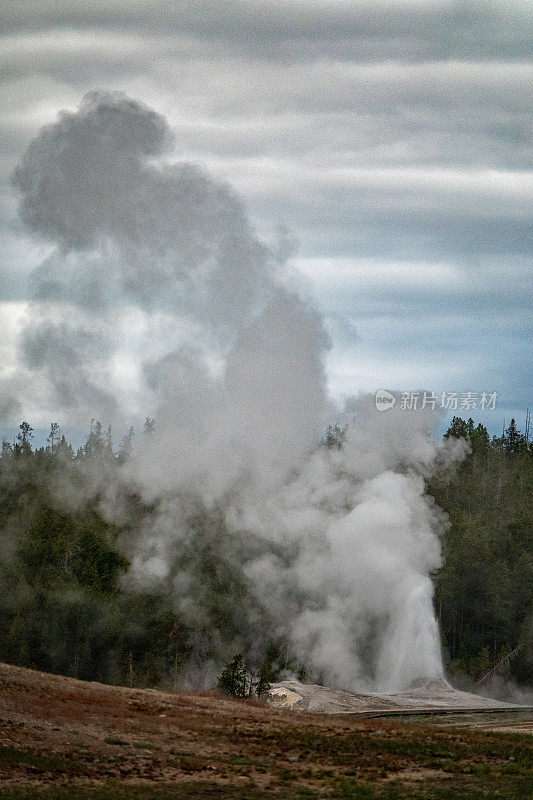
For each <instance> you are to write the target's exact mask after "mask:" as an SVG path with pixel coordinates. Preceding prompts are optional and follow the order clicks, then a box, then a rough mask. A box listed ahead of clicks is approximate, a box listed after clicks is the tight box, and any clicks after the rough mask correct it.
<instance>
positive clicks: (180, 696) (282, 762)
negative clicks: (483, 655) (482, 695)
mask: <svg viewBox="0 0 533 800" xmlns="http://www.w3.org/2000/svg"><path fill="white" fill-rule="evenodd" d="M531 722H532V720H531V717H530V716H529V717H528V716H527V714H525V713H523V712H519V713H518V714H516V713H515V714H507V715H505V714H502V715H499V714H498V715H486V716H483V715H471V716H463V717H460V716H457V717H455V716H446V717H442V718H439V717H428V718H426V717H405V718H398V717H394V718H388V717H379V718H361V717H357V716H356V715H350V716H346V715H343V716H341V715H337V716H334V715H331V716H330V715H324V714H320V715H319V714H308V713H291V712H289V711H281V710H275V709H272V708H269V707H266V706H264V705H262V704H259V703H256V702H246V701H234V700H231V699H227V698H224V697H221V696H219V695H216V694H203V695H193V694H187V693H183V692H176V693H164V692H158V691H155V690H140V689H128V688H121V687H110V686H104V685H102V684H97V683H84V682H81V681H76V680H74V679H71V678H64V677H60V676H56V675H47V674H44V673H40V672H35V671H32V670H25V669H22V668H19V667H11V666H7V665H0V797H1V798H2V800H15V798H37V797H39V798H42V800H52V798H54V799H55V798H57V800H60V798H61V799H62V800H81V798H86V799H87V800H89V798H102V800H156V798H158V799H160V800H165V799H166V798H175V799H176V800H186V799H188V798H221V799H222V798H235V800H244V799H245V798H249V800H264V799H265V798H276V797H278V798H295V800H298V799H299V798H367V799H368V800H373V799H374V798H375V799H376V800H381V798H389V799H390V800H392V799H393V798H404V797H405V798H419V799H420V800H422V798H428V800H430V799H434V800H445V799H446V798H449V799H450V800H451V798H455V797H464V798H489V797H499V798H515V799H516V800H518V798H520V800H522V798H530V797H533V779H532V770H533V740H532V739H531V737H530V736H529V735H528V733H527V731H528V730H530V726H531Z"/></svg>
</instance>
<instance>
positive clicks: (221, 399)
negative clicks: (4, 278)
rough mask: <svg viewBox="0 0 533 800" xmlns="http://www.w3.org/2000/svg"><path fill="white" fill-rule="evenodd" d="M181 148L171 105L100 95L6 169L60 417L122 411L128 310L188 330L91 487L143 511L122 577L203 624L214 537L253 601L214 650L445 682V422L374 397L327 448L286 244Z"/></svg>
mask: <svg viewBox="0 0 533 800" xmlns="http://www.w3.org/2000/svg"><path fill="white" fill-rule="evenodd" d="M172 146H173V140H172V135H171V132H170V130H169V128H168V126H167V124H166V121H165V119H164V118H163V117H161V116H160V115H159V114H157V113H155V112H154V111H152V110H150V109H148V108H146V107H145V106H143V105H141V104H140V103H137V102H136V101H134V100H131V99H130V98H128V97H125V96H124V95H121V94H103V93H98V92H92V93H91V94H89V95H87V96H86V97H85V99H84V100H83V102H82V104H81V106H80V108H79V110H78V111H77V112H75V113H63V114H62V115H61V116H60V117H59V119H58V121H57V122H56V123H54V124H53V125H50V126H48V127H46V128H44V129H43V130H42V131H41V133H40V134H39V136H38V137H37V138H36V139H35V140H34V141H33V142H32V144H31V145H30V147H29V148H28V150H27V152H26V154H25V155H24V157H23V159H22V161H21V163H20V165H19V167H18V169H17V170H16V173H15V178H14V180H15V183H16V185H17V186H18V188H19V189H20V190H21V192H22V202H21V214H22V218H23V220H24V222H25V224H26V226H27V227H28V229H31V230H32V231H34V233H36V234H37V235H39V236H40V237H44V238H45V239H46V240H48V241H49V242H50V243H51V244H52V245H53V247H54V250H53V251H52V252H51V254H50V255H49V256H48V257H47V258H46V260H45V261H44V262H43V263H42V264H41V266H40V267H39V268H38V269H37V270H36V272H35V274H34V284H35V301H34V303H33V304H32V307H31V313H30V321H29V323H28V325H27V327H26V328H25V329H24V331H23V334H22V339H21V352H22V355H23V358H24V360H25V363H26V365H27V366H28V368H30V369H31V370H34V371H36V372H37V373H39V375H40V379H41V380H43V381H45V382H47V385H48V388H49V390H50V392H51V393H52V394H53V396H54V398H55V399H56V400H57V402H58V403H59V404H60V406H61V407H62V408H63V409H65V410H67V411H68V409H72V413H73V414H76V413H80V409H81V410H82V411H83V413H86V409H88V408H89V407H91V408H92V409H93V410H92V411H91V412H90V413H91V416H96V415H97V414H100V413H102V411H103V412H104V414H107V416H108V418H109V415H117V414H119V413H120V397H119V396H117V392H115V391H113V381H112V380H111V378H110V376H111V375H112V368H113V364H114V360H115V359H116V356H117V352H119V351H120V330H119V322H120V319H121V318H122V317H124V315H127V314H130V315H131V314H132V313H134V312H135V311H138V312H142V314H143V315H145V318H148V319H154V318H155V317H156V316H157V315H158V314H161V313H162V312H163V313H164V314H166V315H167V316H168V317H169V318H170V319H172V320H173V324H174V329H175V330H176V331H179V332H181V335H180V336H178V335H176V342H175V347H174V348H173V349H172V350H171V351H167V352H164V353H156V354H154V353H150V352H149V351H150V348H149V347H145V350H144V352H139V359H138V363H137V364H136V365H135V366H136V369H137V381H138V386H137V391H138V393H139V397H142V398H144V399H145V400H146V399H147V398H148V399H149V400H150V403H151V407H150V408H147V409H146V411H147V413H150V415H151V416H154V417H155V418H156V420H157V426H156V431H155V433H152V434H151V435H149V436H146V437H144V440H143V443H142V447H137V448H134V453H133V454H132V456H131V457H130V458H129V459H125V463H124V464H123V466H122V468H121V472H120V476H119V477H117V476H116V475H115V476H114V477H113V480H109V476H107V475H95V476H93V480H92V481H89V482H88V483H87V484H86V488H84V490H83V491H85V493H86V494H87V495H88V496H89V495H90V496H91V497H94V496H96V495H98V497H99V498H100V500H99V502H100V508H101V510H102V511H103V513H104V514H105V515H106V517H107V518H108V519H109V520H110V521H117V522H119V523H123V522H124V520H128V518H129V516H130V515H131V509H129V508H128V504H127V503H126V502H125V501H124V496H125V494H127V493H128V492H129V493H132V492H134V493H135V494H136V496H138V497H139V498H140V499H141V501H142V503H143V504H144V505H145V507H149V508H150V513H149V514H147V515H146V517H145V518H144V519H143V521H142V524H139V523H138V520H137V521H136V527H135V526H134V527H135V530H136V534H135V535H134V536H133V537H130V538H129V539H128V541H127V542H124V545H123V546H124V550H125V553H126V555H127V556H128V558H129V559H130V561H131V568H130V571H129V573H128V576H127V581H128V582H129V583H130V585H132V586H133V585H143V586H150V585H153V586H160V587H164V589H165V591H168V592H170V593H171V594H172V598H173V603H174V607H175V609H176V611H177V612H179V614H180V615H181V616H182V617H183V618H184V619H185V620H187V621H189V622H190V621H194V620H196V621H198V620H200V619H201V618H202V615H204V614H205V608H206V603H207V600H206V592H208V591H209V587H205V586H202V585H201V580H202V577H201V576H202V572H201V570H199V569H198V559H199V558H200V555H199V554H200V552H204V553H205V543H206V542H208V543H209V548H210V552H212V553H214V554H215V561H217V560H218V562H219V564H220V565H224V567H223V568H224V569H226V570H228V569H229V570H231V571H232V574H234V575H236V576H238V581H242V583H243V584H245V585H246V586H247V588H248V591H249V593H250V594H249V596H250V598H252V599H251V600H250V602H249V603H248V606H247V608H246V609H244V611H243V610H242V609H240V608H239V609H238V612H237V609H234V613H243V617H242V619H240V620H239V625H235V624H234V625H233V627H232V628H231V632H228V630H223V629H222V627H221V628H220V629H219V630H217V632H216V637H217V641H218V643H219V654H220V657H224V656H226V655H228V654H230V653H231V651H235V648H236V647H240V648H242V645H243V642H244V643H245V645H246V647H247V648H248V650H249V651H253V650H254V648H255V649H260V648H261V646H262V642H263V641H264V640H266V639H267V638H269V637H270V638H271V639H278V640H279V639H283V640H284V641H286V642H288V648H289V649H290V650H291V654H292V655H293V656H294V657H295V658H296V659H297V660H300V661H301V662H302V663H305V664H306V665H308V667H309V669H310V670H311V671H312V672H313V674H314V675H315V677H317V678H318V677H319V678H321V679H322V680H324V681H325V682H327V683H329V684H334V685H340V686H347V687H351V688H366V689H387V690H394V689H401V688H402V687H404V686H405V685H407V684H408V683H409V682H410V681H412V680H413V679H415V678H420V677H423V678H436V677H440V676H441V675H442V665H441V657H440V646H439V637H438V629H437V625H436V622H435V618H434V613H433V606H432V585H431V581H430V577H429V575H430V573H431V571H432V570H435V569H436V568H437V567H438V566H439V565H440V563H441V562H440V547H439V542H438V531H439V529H440V528H441V526H442V525H443V524H444V520H443V515H442V514H441V513H440V512H439V510H438V509H437V508H436V507H435V505H434V503H433V501H432V500H431V498H429V497H428V496H427V495H426V494H425V491H424V480H423V476H428V475H429V474H430V473H431V471H432V469H433V467H434V465H435V463H436V462H437V461H438V460H439V459H442V458H449V457H454V456H455V455H459V454H460V452H459V451H460V449H461V448H460V447H459V449H457V445H454V444H453V440H451V441H450V442H449V443H448V444H447V445H446V447H447V451H446V452H445V451H444V449H443V448H442V447H440V446H438V445H437V444H436V442H435V441H434V439H433V438H432V434H433V431H434V425H435V420H434V418H433V414H432V413H431V412H429V411H428V412H427V413H426V412H420V413H405V412H403V413H402V412H400V411H398V410H391V411H388V412H387V413H386V414H382V413H380V412H378V411H376V409H375V407H374V406H373V404H372V402H371V399H369V398H367V397H360V398H358V399H356V400H354V401H353V402H351V403H350V404H349V405H348V406H347V408H346V409H345V410H344V419H345V421H346V425H347V427H346V430H345V432H344V434H343V442H342V447H335V446H334V447H325V446H321V445H320V444H319V440H320V436H321V432H322V431H323V429H324V427H325V425H326V423H327V421H328V420H329V419H330V418H331V417H332V414H333V413H334V412H335V413H336V414H337V415H338V414H339V413H340V411H339V409H334V407H333V404H332V401H331V400H330V398H329V397H328V395H327V387H326V381H325V375H324V370H323V365H322V362H323V356H324V354H325V352H326V351H327V349H328V347H329V340H328V337H327V334H326V333H325V330H324V327H323V324H322V320H321V318H320V315H319V314H318V313H317V312H316V311H315V310H313V309H311V308H309V307H308V306H307V305H306V304H305V303H304V302H303V301H302V300H301V299H300V298H299V297H298V296H297V295H296V294H295V293H294V292H292V291H291V290H290V289H288V288H287V284H288V281H287V280H286V277H287V268H286V265H285V264H284V263H283V261H282V259H281V258H280V248H278V251H277V252H274V249H272V248H269V247H268V246H267V245H266V244H265V243H263V242H261V241H260V240H259V238H258V236H257V235H256V234H255V233H254V231H253V229H252V227H251V225H250V223H249V221H248V219H247V216H246V213H245V211H244V209H243V207H242V204H241V202H240V201H239V200H238V198H236V197H235V196H234V194H233V193H232V191H231V190H230V189H228V188H227V187H225V186H222V185H220V184H218V183H216V182H214V181H213V180H211V179H210V178H209V177H208V176H206V175H205V174H203V173H202V172H201V171H200V170H199V169H197V168H196V167H194V166H191V165H189V164H176V163H174V162H173V161H172V158H173V156H172ZM58 303H61V304H62V307H63V309H64V308H65V306H68V307H69V308H70V309H72V313H71V314H70V315H69V318H68V320H67V319H64V318H61V316H62V315H64V314H65V311H64V310H63V312H61V313H59V312H58ZM125 330H130V331H131V327H130V328H128V327H126V328H125ZM145 344H146V343H145ZM118 394H119V393H118ZM454 447H455V450H454ZM83 491H82V494H83ZM66 493H68V492H65V494H66ZM80 502H81V500H80ZM132 525H133V521H132ZM196 548H197V551H196ZM202 548H203V549H202ZM220 569H222V566H221V567H220ZM215 573H216V568H215ZM217 602H223V598H222V597H221V596H219V598H218V600H217ZM239 627H240V631H239V633H238V634H236V633H235V630H236V628H239ZM203 668H204V669H205V670H207V671H208V665H203ZM200 671H201V669H200Z"/></svg>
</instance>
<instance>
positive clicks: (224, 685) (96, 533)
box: [0, 417, 533, 696]
mask: <svg viewBox="0 0 533 800" xmlns="http://www.w3.org/2000/svg"><path fill="white" fill-rule="evenodd" d="M154 426H155V421H154V420H153V419H151V418H148V419H147V420H146V423H145V426H144V431H143V434H142V435H143V436H145V435H146V436H149V435H150V434H151V433H152V432H153V430H154ZM133 437H134V431H133V430H132V429H131V430H130V431H129V432H128V433H127V434H126V436H124V437H122V440H121V442H120V445H119V447H118V448H115V447H114V445H113V439H112V431H111V429H105V430H104V429H103V427H102V425H101V424H100V423H99V422H97V421H94V420H93V422H92V423H91V427H90V431H89V433H88V436H87V439H86V441H85V443H84V445H83V446H82V447H80V448H79V449H78V450H77V451H74V450H73V448H72V447H71V445H70V444H69V443H68V442H67V440H66V438H65V436H63V435H62V434H61V430H60V427H59V425H58V423H52V424H51V427H50V433H49V436H48V439H47V444H46V446H43V447H40V448H34V447H33V446H32V439H33V430H32V428H31V425H29V423H28V422H26V421H24V422H22V423H21V425H20V427H19V432H18V436H17V438H16V440H15V442H14V443H9V442H7V441H4V442H3V444H2V451H1V457H0V537H1V547H0V584H1V585H2V593H1V596H0V630H1V631H2V635H0V660H2V661H7V662H10V663H14V664H20V665H22V666H28V667H35V668H38V669H41V670H45V671H49V672H56V673H62V674H66V675H72V676H74V677H78V678H83V679H87V680H100V681H104V682H109V683H118V684H124V685H135V686H164V687H169V686H173V685H178V684H179V683H180V682H182V681H183V677H184V674H185V671H186V670H187V669H189V670H190V669H191V668H192V669H194V668H197V669H198V670H201V669H202V668H203V666H204V665H205V664H206V663H213V664H216V663H221V659H222V661H223V662H224V661H225V662H227V663H226V667H225V668H224V669H223V670H222V672H220V671H219V674H218V686H219V688H221V689H222V690H224V691H227V692H229V693H232V694H236V695H237V696H250V695H260V694H263V693H264V691H265V690H266V687H268V685H269V682H270V681H272V680H276V678H277V677H278V676H279V674H280V672H281V670H286V669H289V670H292V671H293V672H296V673H297V674H299V675H300V677H302V678H305V675H306V665H305V664H301V663H299V662H296V661H294V660H291V659H290V658H289V656H288V654H287V652H288V647H287V643H286V642H283V641H280V640H277V639H276V638H275V637H271V636H269V635H268V630H269V626H268V620H266V619H265V618H264V612H263V610H262V609H261V608H260V607H257V599H256V598H252V597H251V596H250V593H249V589H248V587H247V585H246V581H245V580H244V579H243V575H242V573H241V572H240V571H239V570H238V569H236V567H235V563H236V562H237V560H238V559H236V558H235V557H233V556H234V555H235V554H237V553H239V554H241V553H242V551H243V548H246V547H249V548H252V550H253V547H254V544H253V542H251V543H249V542H244V541H243V539H240V538H239V536H238V535H237V534H233V533H232V532H231V531H228V530H225V529H224V530H222V529H223V528H224V522H223V517H222V515H217V514H216V512H215V513H214V512H210V513H209V514H208V513H207V512H205V511H204V510H203V509H201V508H198V509H193V511H192V512H191V514H190V517H189V519H188V523H187V524H188V537H187V538H185V539H184V541H183V545H182V549H181V551H180V552H179V553H177V556H176V569H177V570H178V571H179V570H181V571H182V572H183V571H186V572H187V574H190V575H192V576H193V577H194V580H193V581H192V582H191V583H190V589H189V591H191V593H193V595H194V596H193V597H191V600H192V601H194V604H195V605H196V606H197V607H198V608H200V609H201V610H202V613H201V614H200V615H198V616H197V618H192V619H191V618H186V617H184V615H183V614H181V613H178V612H177V611H176V608H175V606H174V605H173V602H172V595H171V592H169V591H167V590H166V588H165V585H164V584H163V585H158V586H157V588H154V587H151V588H145V589H142V590H141V589H139V588H136V587H135V586H132V585H130V584H128V581H127V580H126V577H127V573H128V569H129V566H130V564H129V559H128V552H129V551H128V541H129V539H130V538H131V537H134V536H135V535H136V534H138V532H139V531H140V530H142V528H143V525H144V524H145V523H146V521H147V520H149V519H150V518H151V515H152V514H153V513H154V509H153V508H151V507H150V506H147V505H146V504H143V502H142V501H141V499H140V498H139V497H138V496H137V495H136V494H135V492H134V491H133V490H130V491H129V494H128V496H127V497H126V498H125V503H127V506H128V515H127V521H126V522H125V523H124V524H120V525H119V524H117V523H111V522H109V521H107V520H106V519H105V518H104V516H103V515H102V513H101V512H100V510H99V499H100V498H99V496H98V493H96V494H94V496H90V497H89V499H84V500H83V502H74V499H75V498H76V496H77V495H78V494H79V495H81V496H83V495H84V491H83V490H84V485H85V483H86V482H87V481H88V480H89V479H90V475H91V474H92V472H91V471H92V470H94V468H95V466H96V468H97V470H98V471H100V472H101V471H102V470H108V471H109V474H110V475H111V474H113V471H114V470H116V469H117V465H120V464H121V463H124V461H125V460H127V458H128V457H129V453H130V451H131V448H132V443H133ZM449 437H457V438H462V439H465V440H466V441H467V442H468V454H467V455H466V456H465V458H464V459H463V460H462V461H461V462H460V463H456V464H454V465H452V466H449V467H446V468H442V469H441V470H440V471H439V472H438V473H437V474H435V475H434V476H433V477H432V478H431V480H429V482H428V485H427V490H428V492H429V493H430V494H431V495H432V496H433V497H434V498H435V500H436V502H437V504H438V505H439V506H440V507H441V508H442V509H443V510H444V511H446V512H447V514H448V517H449V525H448V527H447V529H446V531H445V532H444V534H443V539H442V547H443V551H444V556H445V560H444V565H443V567H442V568H441V569H440V570H439V571H438V572H437V573H436V574H435V575H434V576H433V578H434V582H435V605H436V613H437V617H438V620H439V623H440V628H441V632H442V642H443V649H444V652H445V654H446V659H447V667H448V671H449V672H450V673H451V674H452V676H453V673H454V672H461V673H466V674H467V675H469V676H471V678H472V679H473V680H479V679H480V678H482V677H483V675H484V674H485V673H486V672H488V671H489V670H490V669H491V668H492V667H494V666H495V665H497V664H498V663H500V662H502V661H503V662H504V664H505V669H506V671H507V674H508V675H509V676H510V677H512V678H513V679H514V680H517V681H522V682H527V681H528V680H530V679H531V671H532V664H533V653H532V644H531V642H532V636H531V633H532V627H533V547H532V530H533V525H532V519H531V515H532V507H531V498H532V496H533V492H532V489H533V447H532V445H531V444H530V443H529V442H528V441H527V435H524V434H522V433H521V432H520V431H519V430H518V429H517V426H516V423H515V421H514V420H512V421H511V423H510V425H509V426H508V427H507V429H506V430H505V431H503V433H502V435H501V436H500V437H493V438H490V437H489V435H488V433H487V430H486V428H485V427H484V426H483V425H478V426H475V425H474V423H473V421H472V420H471V419H469V420H463V419H461V418H459V417H456V418H454V419H453V421H452V423H451V425H450V428H449V429H448V431H447V432H446V434H445V438H449ZM322 446H324V447H339V448H340V447H342V446H343V429H342V428H341V427H340V426H338V425H337V426H332V427H330V428H329V429H328V430H327V431H326V434H325V436H324V439H323V441H322ZM222 541H223V542H224V546H223V547H222V546H221V542H222ZM254 603H255V606H254V608H253V613H250V608H251V606H252V605H253V604H254ZM265 631H267V634H265ZM258 641H259V642H261V646H259V647H258V644H257V643H258ZM235 642H238V652H235V651H234V652H232V653H231V652H229V651H228V648H227V643H233V644H232V646H233V647H234V649H235V645H234V643H235ZM515 651H517V652H516V654H515ZM511 653H512V654H513V658H511V659H506V656H508V655H509V654H511ZM191 665H192V666H191ZM216 678H217V676H215V677H214V679H213V685H215V684H216V683H217V680H216Z"/></svg>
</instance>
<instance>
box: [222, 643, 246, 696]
mask: <svg viewBox="0 0 533 800" xmlns="http://www.w3.org/2000/svg"><path fill="white" fill-rule="evenodd" d="M217 687H218V688H219V689H220V691H221V692H224V693H225V694H229V695H231V696H232V697H245V696H246V670H245V668H244V664H243V661H242V653H239V654H238V655H236V656H235V657H234V658H232V660H231V661H229V662H228V663H227V664H226V666H225V667H224V669H223V670H222V672H221V674H220V677H219V679H218V681H217Z"/></svg>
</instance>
